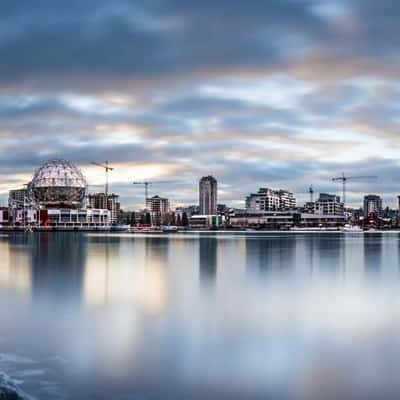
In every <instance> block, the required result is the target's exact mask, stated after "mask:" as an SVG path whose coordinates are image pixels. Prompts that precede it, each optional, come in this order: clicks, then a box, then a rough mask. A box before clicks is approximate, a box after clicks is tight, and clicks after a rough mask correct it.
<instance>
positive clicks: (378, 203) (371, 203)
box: [364, 194, 382, 217]
mask: <svg viewBox="0 0 400 400" xmlns="http://www.w3.org/2000/svg"><path fill="white" fill-rule="evenodd" d="M372 212H376V213H377V214H378V215H381V214H382V198H381V197H380V196H378V195H376V194H368V195H366V196H364V217H368V215H369V214H371V213H372Z"/></svg>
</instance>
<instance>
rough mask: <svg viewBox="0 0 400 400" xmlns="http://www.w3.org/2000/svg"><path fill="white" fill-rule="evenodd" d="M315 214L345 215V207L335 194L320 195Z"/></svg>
mask: <svg viewBox="0 0 400 400" xmlns="http://www.w3.org/2000/svg"><path fill="white" fill-rule="evenodd" d="M315 214H321V215H344V206H343V203H341V202H340V197H339V196H336V195H335V194H328V193H320V194H319V198H318V200H317V201H316V202H315Z"/></svg>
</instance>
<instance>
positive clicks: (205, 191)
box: [199, 175, 217, 215]
mask: <svg viewBox="0 0 400 400" xmlns="http://www.w3.org/2000/svg"><path fill="white" fill-rule="evenodd" d="M199 208H200V210H199V212H200V215H215V214H216V213H217V180H216V179H215V178H214V177H213V176H211V175H209V176H203V177H202V178H201V179H200V182H199Z"/></svg>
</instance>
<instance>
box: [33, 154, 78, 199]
mask: <svg viewBox="0 0 400 400" xmlns="http://www.w3.org/2000/svg"><path fill="white" fill-rule="evenodd" d="M30 187H31V190H32V193H33V197H34V198H35V199H36V200H37V201H39V202H41V203H44V204H47V205H54V206H61V205H63V206H64V205H66V206H68V205H70V206H74V205H79V204H80V203H82V201H83V199H84V196H85V191H86V180H85V178H84V176H83V175H82V172H81V171H80V170H79V169H78V168H77V167H76V166H75V165H74V164H72V163H71V162H69V161H66V160H50V161H48V162H46V163H45V164H44V165H43V166H41V167H40V168H39V169H38V170H37V171H36V172H35V174H34V176H33V178H32V182H31V184H30Z"/></svg>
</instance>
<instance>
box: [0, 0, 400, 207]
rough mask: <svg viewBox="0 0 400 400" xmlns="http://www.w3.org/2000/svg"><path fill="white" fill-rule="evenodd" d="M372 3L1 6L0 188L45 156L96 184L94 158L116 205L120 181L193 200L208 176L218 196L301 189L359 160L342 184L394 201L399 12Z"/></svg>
mask: <svg viewBox="0 0 400 400" xmlns="http://www.w3.org/2000/svg"><path fill="white" fill-rule="evenodd" d="M399 11H400V7H399V6H398V5H397V4H395V3H394V2H390V1H389V0H383V1H382V2H379V5H378V4H377V3H376V2H374V1H372V0H352V1H348V2H343V1H339V0H337V1H332V2H329V3H321V2H318V1H313V0H269V1H266V0H265V1H250V2H246V3H240V4H239V3H238V4H236V5H235V7H232V4H231V2H228V1H227V0H222V1H219V2H217V3H216V2H211V1H210V0H206V1H203V2H194V1H182V0H172V1H168V2H167V1H157V2H149V1H146V2H145V1H137V2H131V1H128V0H117V1H115V2H113V3H112V4H111V3H109V2H106V1H103V0H100V1H98V0H97V1H94V0H89V1H85V2H83V3H82V2H80V1H77V0H72V1H71V2H68V3H65V2H58V1H56V2H55V1H50V0H39V1H38V2H36V3H35V5H33V4H32V3H31V2H30V1H28V0H21V1H20V2H12V1H8V0H6V1H5V2H3V4H2V13H1V16H0V58H1V60H2V62H1V64H0V143H1V146H0V174H1V175H0V184H1V191H2V199H3V200H4V199H5V196H6V192H7V186H8V185H10V186H13V187H14V186H16V185H18V184H22V183H25V180H26V177H29V176H30V175H31V174H32V172H33V170H34V169H35V168H37V167H38V166H39V165H40V164H41V163H43V162H44V161H46V160H47V159H49V158H54V157H62V158H67V159H71V160H72V161H74V162H76V163H77V164H78V165H80V166H81V167H82V168H83V170H84V171H86V172H85V173H87V174H88V176H89V179H90V180H91V181H93V182H95V184H97V185H98V184H100V183H101V182H102V179H103V177H102V174H101V171H98V172H93V170H91V169H90V168H89V165H90V161H92V160H97V161H101V160H106V159H107V160H109V161H110V162H111V163H113V164H115V165H118V170H119V171H120V172H119V173H118V174H115V177H112V178H111V179H112V184H113V186H114V188H115V190H120V193H121V200H122V202H123V204H125V206H126V207H129V208H135V207H139V206H141V203H142V199H141V196H137V195H136V194H135V193H136V192H137V190H136V189H133V188H132V187H131V181H132V179H131V177H135V179H136V177H138V178H139V177H142V178H143V179H145V178H146V179H155V178H158V177H163V178H167V179H171V180H172V181H174V182H177V183H176V184H171V186H170V187H168V188H162V187H160V188H155V190H157V191H158V190H160V191H162V192H163V193H164V194H167V195H168V196H170V197H171V200H173V201H174V200H175V202H177V203H179V204H180V203H195V202H197V182H198V179H199V178H200V177H201V176H202V175H204V174H209V173H212V174H214V175H216V176H217V178H218V180H219V182H220V184H221V187H223V192H221V196H220V197H221V201H223V202H226V203H228V204H240V202H241V201H242V199H244V197H245V195H246V194H247V193H249V192H254V191H256V190H257V189H258V187H259V186H261V185H269V186H272V187H283V188H288V189H292V190H294V191H295V192H296V193H297V194H298V197H299V202H302V201H303V200H307V188H308V186H309V184H311V183H313V184H314V185H316V186H319V187H320V188H321V190H323V191H333V190H337V191H340V190H339V189H340V188H338V187H337V186H334V185H332V183H331V182H330V178H331V175H335V174H340V173H341V172H342V171H345V172H346V173H348V174H353V175H358V174H359V171H362V172H365V171H366V170H369V171H370V173H369V174H372V175H378V176H379V177H380V179H379V180H378V181H377V182H375V183H373V184H372V183H365V184H354V186H352V188H351V190H352V193H349V199H350V201H351V202H352V203H354V204H357V203H360V201H361V199H362V195H363V194H364V193H365V192H366V191H368V192H371V191H372V192H373V191H378V192H380V193H384V194H385V199H387V200H386V201H387V202H388V203H389V204H393V205H394V204H395V196H396V193H397V187H396V183H395V182H396V181H395V179H396V176H397V168H398V163H397V157H398V155H397V153H398V147H399V141H398V137H399V121H398V118H397V115H398V111H399V104H400V96H399V93H400V86H399V85H398V83H397V78H398V72H397V71H398V66H399V65H398V61H399V60H398V56H397V43H396V37H398V33H399V29H400V28H398V24H397V16H398V14H399Z"/></svg>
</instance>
